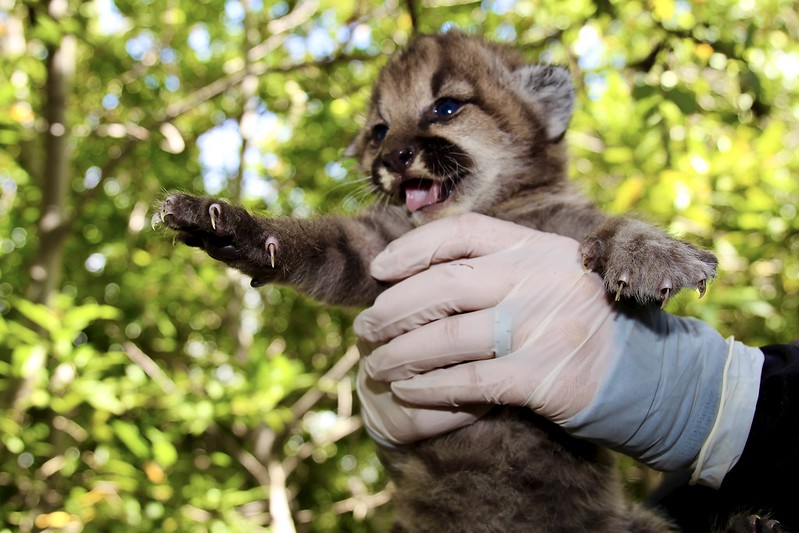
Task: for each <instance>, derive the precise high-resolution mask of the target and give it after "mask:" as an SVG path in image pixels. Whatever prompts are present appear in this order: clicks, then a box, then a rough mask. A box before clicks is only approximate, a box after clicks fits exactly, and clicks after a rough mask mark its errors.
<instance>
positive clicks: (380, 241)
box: [153, 194, 409, 305]
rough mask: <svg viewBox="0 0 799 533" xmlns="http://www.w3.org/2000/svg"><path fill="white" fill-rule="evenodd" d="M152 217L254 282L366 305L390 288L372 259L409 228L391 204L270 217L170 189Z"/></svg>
mask: <svg viewBox="0 0 799 533" xmlns="http://www.w3.org/2000/svg"><path fill="white" fill-rule="evenodd" d="M153 222H154V223H155V224H161V223H162V224H163V225H165V226H167V227H168V228H170V229H173V230H175V231H177V232H178V233H177V239H178V240H180V241H181V242H183V243H185V244H187V245H189V246H194V247H197V248H201V249H203V250H205V252H206V253H208V255H210V256H211V257H213V258H214V259H217V260H219V261H222V262H224V263H226V264H227V265H228V266H231V267H233V268H236V269H238V270H240V271H242V272H243V273H245V274H246V275H248V276H250V277H251V278H252V282H251V283H252V285H253V286H256V287H257V286H260V285H264V284H266V283H281V284H286V285H291V286H293V287H295V288H296V289H298V290H299V291H301V292H303V293H305V294H307V295H309V296H311V297H313V298H315V299H317V300H320V301H323V302H326V303H331V304H344V305H367V304H369V303H371V302H372V301H373V300H374V298H375V297H376V296H377V294H379V293H380V292H381V291H382V290H383V289H384V288H385V287H384V286H383V284H381V283H378V282H377V281H376V280H374V279H373V278H372V277H371V276H369V273H368V265H369V262H370V261H371V260H372V258H374V256H375V255H377V253H379V252H380V251H381V250H382V249H383V248H384V247H385V245H386V244H387V243H388V242H389V241H391V240H393V239H394V238H396V237H397V236H399V235H400V234H402V233H404V232H405V231H407V229H409V226H408V223H407V222H406V221H404V220H403V218H402V217H400V216H399V215H398V213H394V212H393V211H390V210H382V211H375V212H372V213H369V214H364V215H361V216H360V217H358V218H347V217H335V216H329V217H319V218H315V219H307V220H306V219H295V218H288V217H281V218H266V217H261V216H255V215H252V214H250V213H248V212H247V211H246V210H244V209H242V208H241V207H237V206H233V205H230V204H227V203H225V202H223V201H222V200H218V199H215V198H207V197H198V196H192V195H188V194H170V195H169V196H167V198H166V199H165V200H164V201H163V203H162V204H161V205H160V206H159V208H158V210H157V211H156V213H155V216H154V217H153Z"/></svg>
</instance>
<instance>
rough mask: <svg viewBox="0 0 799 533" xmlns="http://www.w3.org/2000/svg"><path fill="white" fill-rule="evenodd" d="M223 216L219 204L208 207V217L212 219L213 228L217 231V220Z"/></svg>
mask: <svg viewBox="0 0 799 533" xmlns="http://www.w3.org/2000/svg"><path fill="white" fill-rule="evenodd" d="M221 214H222V208H221V207H219V204H211V205H209V206H208V216H210V217H211V228H213V229H214V230H215V229H216V219H217V218H219V216H220V215H221Z"/></svg>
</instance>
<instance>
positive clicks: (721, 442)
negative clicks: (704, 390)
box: [691, 337, 764, 488]
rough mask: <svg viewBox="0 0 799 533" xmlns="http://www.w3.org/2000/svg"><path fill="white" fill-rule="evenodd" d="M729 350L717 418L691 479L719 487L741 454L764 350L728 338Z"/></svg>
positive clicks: (754, 401) (696, 462)
mask: <svg viewBox="0 0 799 533" xmlns="http://www.w3.org/2000/svg"><path fill="white" fill-rule="evenodd" d="M727 344H728V346H729V350H728V352H727V363H726V367H725V369H724V380H723V382H722V390H721V402H720V406H719V411H718V415H717V416H716V421H715V423H714V424H713V428H712V429H711V430H710V434H709V435H708V437H707V440H705V443H704V444H703V445H702V448H701V449H700V450H699V455H698V456H697V459H696V461H695V462H694V465H693V474H692V476H691V483H692V484H695V483H698V484H700V485H707V486H710V487H714V488H718V487H719V486H720V485H721V482H722V480H723V479H724V476H725V475H727V472H729V471H730V470H731V469H732V467H733V466H735V463H737V462H738V459H739V458H740V457H741V453H742V452H743V449H744V446H745V445H746V440H747V438H748V437H749V430H750V428H751V426H752V419H753V418H754V415H755V405H756V404H757V396H758V392H759V390H760V373H761V371H762V369H763V359H764V356H763V352H761V351H760V350H758V349H757V348H751V347H749V346H745V345H744V344H741V343H740V342H736V341H735V339H734V338H733V337H730V338H728V339H727Z"/></svg>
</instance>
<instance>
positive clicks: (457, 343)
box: [364, 308, 496, 381]
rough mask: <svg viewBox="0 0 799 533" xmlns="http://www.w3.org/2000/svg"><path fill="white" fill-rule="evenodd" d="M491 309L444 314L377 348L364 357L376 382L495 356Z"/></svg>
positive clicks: (492, 310) (369, 372) (403, 377)
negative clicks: (448, 315)
mask: <svg viewBox="0 0 799 533" xmlns="http://www.w3.org/2000/svg"><path fill="white" fill-rule="evenodd" d="M494 316H495V311H494V308H491V309H484V310H481V311H475V312H473V313H466V314H462V315H457V316H451V317H445V318H442V319H441V320H437V321H435V322H431V323H430V324H426V325H424V326H422V327H420V328H418V329H414V330H411V331H409V332H407V333H405V334H403V335H400V336H399V337H396V338H394V339H392V340H391V341H390V342H389V343H387V344H384V345H382V346H380V347H378V348H376V349H375V350H374V351H373V352H372V354H371V355H369V356H368V357H366V359H365V360H364V366H365V369H366V372H367V373H368V374H369V375H370V376H371V377H372V378H373V379H376V380H378V381H398V380H403V379H408V378H410V377H412V376H414V375H416V374H420V373H422V372H427V371H429V370H433V369H436V368H443V367H447V366H451V365H454V364H457V363H463V362H466V361H479V360H482V359H491V358H493V357H494V356H495V353H496V346H495V338H494V337H495V329H496V326H495V320H494Z"/></svg>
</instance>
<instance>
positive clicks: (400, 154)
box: [383, 144, 416, 174]
mask: <svg viewBox="0 0 799 533" xmlns="http://www.w3.org/2000/svg"><path fill="white" fill-rule="evenodd" d="M414 157H416V148H414V146H413V145H412V144H409V145H408V146H403V147H402V148H399V149H397V150H394V151H393V152H391V153H390V154H388V155H384V156H383V165H384V166H385V167H386V168H387V169H389V170H390V171H392V172H396V173H398V174H402V173H403V172H405V170H406V169H407V168H408V167H409V166H411V163H413V158H414Z"/></svg>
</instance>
